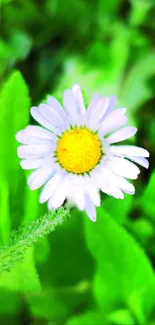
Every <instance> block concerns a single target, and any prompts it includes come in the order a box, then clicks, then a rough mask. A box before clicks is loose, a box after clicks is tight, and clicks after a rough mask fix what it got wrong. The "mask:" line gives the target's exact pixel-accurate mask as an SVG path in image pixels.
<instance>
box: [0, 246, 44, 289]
mask: <svg viewBox="0 0 155 325" xmlns="http://www.w3.org/2000/svg"><path fill="white" fill-rule="evenodd" d="M20 253H21V252H20ZM16 254H17V255H18V254H19V252H18V251H16V252H14V253H12V261H11V258H10V261H9V263H8V267H7V268H6V265H5V268H4V266H3V270H5V271H7V270H9V271H11V272H9V273H6V272H4V273H2V274H1V275H0V287H1V288H3V289H4V288H6V289H7V290H10V291H13V292H16V291H17V292H20V291H21V292H25V293H26V292H38V291H40V289H41V284H40V281H39V278H38V274H37V271H36V268H35V265H34V258H33V249H32V248H29V249H28V250H27V252H26V254H24V257H23V258H22V257H21V255H20V258H19V256H18V259H17V257H16ZM21 254H22V253H21ZM10 255H11V252H10ZM15 259H16V262H14V260H15ZM2 260H3V257H2ZM17 261H18V262H21V261H23V262H22V263H21V264H18V263H17ZM6 263H7V262H6ZM13 263H14V264H13ZM15 263H17V264H16V265H15ZM14 265H15V267H14V268H13V269H12V267H13V266H14ZM1 270H2V269H1Z"/></svg>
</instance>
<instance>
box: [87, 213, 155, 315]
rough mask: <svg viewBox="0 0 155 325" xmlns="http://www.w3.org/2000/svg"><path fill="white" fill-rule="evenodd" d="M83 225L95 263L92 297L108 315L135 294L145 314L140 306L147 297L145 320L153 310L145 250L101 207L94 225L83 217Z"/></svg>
mask: <svg viewBox="0 0 155 325" xmlns="http://www.w3.org/2000/svg"><path fill="white" fill-rule="evenodd" d="M85 225H86V239H87V243H88V248H89V249H90V251H91V252H92V254H93V257H94V259H95V260H96V263H97V265H96V275H95V278H94V294H95V296H96V299H97V301H98V303H99V304H100V306H101V307H102V308H104V311H105V312H109V311H112V310H113V309H117V308H119V307H120V306H122V305H128V304H129V299H130V296H131V295H132V294H133V292H134V293H136V296H137V297H138V298H139V299H140V301H141V310H142V312H143V313H144V309H143V304H144V305H145V304H146V303H147V296H148V294H149V297H150V300H149V303H148V305H147V308H146V309H147V310H145V313H144V315H143V318H144V319H145V318H146V317H147V314H148V313H149V312H150V310H151V308H152V303H153V299H154V293H155V276H154V272H153V269H152V267H151V264H150V262H149V260H148V259H147V257H146V255H145V253H144V251H143V250H142V249H141V248H140V247H139V246H138V244H137V243H136V241H135V240H134V239H133V238H132V236H131V235H130V234H128V233H127V232H126V231H125V229H123V228H122V227H121V226H120V225H119V224H117V223H116V222H115V221H114V220H113V219H112V217H110V216H109V215H108V214H107V213H106V212H105V211H104V210H103V209H102V208H99V209H98V218H97V222H96V223H95V224H94V223H92V222H91V221H89V219H88V218H85ZM145 293H147V295H145ZM130 307H131V306H130ZM136 312H137V313H136ZM134 313H135V316H136V317H137V318H138V317H139V319H140V320H141V318H142V317H141V314H140V313H139V311H138V310H137V311H135V310H134Z"/></svg>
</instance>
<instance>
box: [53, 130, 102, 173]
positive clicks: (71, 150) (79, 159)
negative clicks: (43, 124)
mask: <svg viewBox="0 0 155 325" xmlns="http://www.w3.org/2000/svg"><path fill="white" fill-rule="evenodd" d="M56 155H57V159H58V161H59V163H60V164H61V166H62V167H63V168H65V169H66V170H67V171H69V172H73V173H76V174H80V173H84V172H88V171H89V170H91V169H92V168H93V167H95V165H96V164H97V163H98V161H99V159H100V157H101V143H100V140H99V138H98V136H97V135H96V134H94V133H93V132H92V131H90V130H88V129H87V128H83V129H82V128H77V129H72V130H68V131H65V132H64V133H63V135H62V137H61V138H60V139H59V141H58V144H57V149H56Z"/></svg>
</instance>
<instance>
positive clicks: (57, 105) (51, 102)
mask: <svg viewBox="0 0 155 325" xmlns="http://www.w3.org/2000/svg"><path fill="white" fill-rule="evenodd" d="M47 104H48V105H49V106H51V107H52V108H53V109H54V110H55V114H57V116H59V117H60V118H61V120H62V121H63V122H64V121H65V119H66V118H67V114H66V112H65V110H64V109H63V107H62V106H61V104H60V103H59V102H58V101H57V100H56V99H55V98H54V97H52V96H48V98H47Z"/></svg>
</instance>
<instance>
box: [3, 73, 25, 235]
mask: <svg viewBox="0 0 155 325" xmlns="http://www.w3.org/2000/svg"><path fill="white" fill-rule="evenodd" d="M0 107H1V114H0V138H1V145H2V150H1V159H0V170H1V173H2V175H3V177H4V179H5V184H6V185H5V186H6V191H9V192H8V193H9V203H10V210H11V217H12V224H13V226H15V225H16V226H17V224H18V223H19V219H20V216H21V215H22V203H23V199H24V196H23V191H21V187H22V188H23V186H24V181H25V179H24V173H23V171H22V169H21V167H20V165H19V158H18V157H17V145H18V144H17V141H16V139H15V134H16V132H17V131H19V130H20V129H23V128H24V127H25V126H26V125H27V124H28V121H29V108H30V99H29V95H28V88H27V86H26V84H25V81H24V79H23V77H22V75H21V73H20V72H18V71H16V72H13V73H12V75H11V76H10V77H9V79H8V80H7V81H6V83H5V84H4V86H3V89H2V91H1V94H0ZM7 187H8V188H7ZM19 196H20V200H19ZM1 204H2V203H1V202H0V205H1ZM5 216H6V213H4V216H3V215H2V218H5ZM7 219H9V217H7ZM2 223H3V225H4V222H2ZM7 223H8V224H9V221H7ZM14 223H15V225H14ZM8 231H9V228H8V229H5V227H4V229H3V230H2V232H1V234H0V236H1V237H2V238H4V233H7V232H8Z"/></svg>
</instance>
